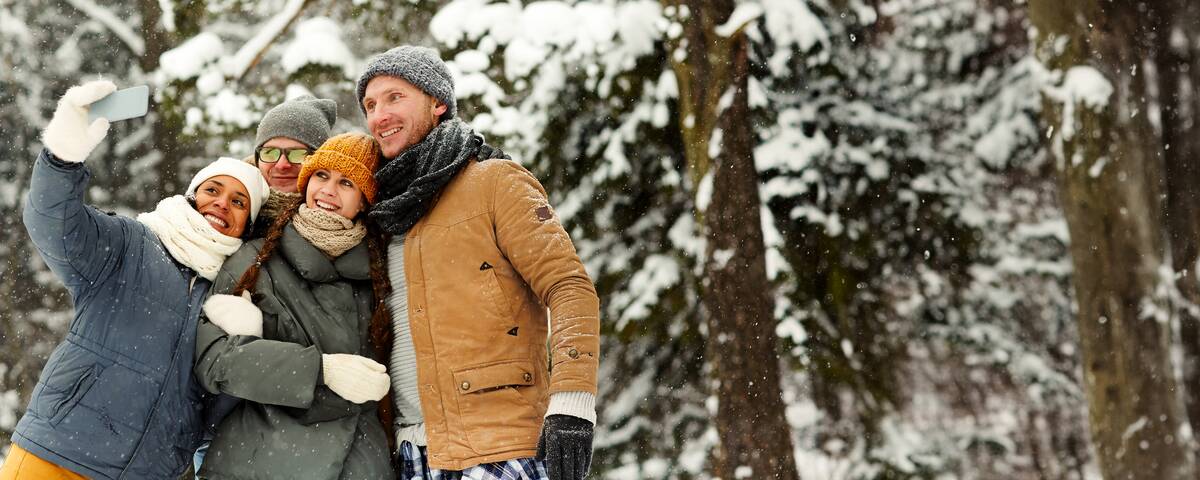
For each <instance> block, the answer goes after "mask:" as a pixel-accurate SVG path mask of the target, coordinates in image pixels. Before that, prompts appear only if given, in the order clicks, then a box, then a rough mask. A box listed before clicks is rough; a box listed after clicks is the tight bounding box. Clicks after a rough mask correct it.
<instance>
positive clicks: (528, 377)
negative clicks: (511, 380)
mask: <svg viewBox="0 0 1200 480" xmlns="http://www.w3.org/2000/svg"><path fill="white" fill-rule="evenodd" d="M525 381H526V382H532V381H533V375H532V374H530V373H529V372H525Z"/></svg>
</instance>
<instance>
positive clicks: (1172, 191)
mask: <svg viewBox="0 0 1200 480" xmlns="http://www.w3.org/2000/svg"><path fill="white" fill-rule="evenodd" d="M1168 5H1169V8H1170V15H1168V16H1167V18H1168V19H1169V20H1168V22H1166V23H1164V24H1163V25H1162V26H1163V29H1162V30H1161V32H1163V34H1161V35H1157V36H1156V45H1155V47H1156V53H1157V57H1156V58H1155V59H1154V61H1155V64H1156V65H1157V68H1156V70H1157V74H1158V84H1159V92H1160V93H1159V98H1158V100H1159V103H1160V104H1161V105H1162V129H1163V131H1162V136H1163V140H1162V141H1163V144H1164V145H1163V149H1162V155H1163V161H1164V163H1165V167H1166V188H1167V197H1166V198H1167V209H1166V223H1165V224H1166V227H1167V232H1168V237H1169V238H1170V243H1171V266H1172V267H1173V269H1174V271H1175V286H1176V288H1178V289H1179V293H1180V295H1181V296H1182V298H1181V302H1180V303H1181V304H1182V305H1180V307H1179V308H1176V309H1175V312H1176V313H1177V314H1178V315H1179V330H1180V337H1181V338H1180V343H1181V345H1182V349H1183V365H1182V367H1183V368H1182V370H1183V385H1184V387H1185V388H1184V389H1183V390H1184V406H1185V408H1186V411H1187V414H1188V419H1189V421H1190V423H1191V426H1192V431H1193V432H1200V277H1198V276H1197V271H1196V262H1197V260H1200V187H1198V186H1197V184H1196V182H1197V179H1200V160H1198V159H1200V137H1197V136H1196V134H1195V129H1196V120H1197V118H1196V117H1197V108H1200V102H1198V101H1197V96H1196V91H1195V89H1196V88H1197V87H1200V83H1198V82H1200V63H1198V62H1197V61H1196V59H1197V57H1196V51H1195V48H1196V47H1195V46H1194V45H1195V41H1196V39H1195V32H1196V28H1198V27H1200V5H1198V4H1196V3H1195V2H1191V1H1189V0H1172V1H1170V2H1168ZM1181 39H1182V40H1183V41H1182V42H1181V41H1179V40H1181Z"/></svg>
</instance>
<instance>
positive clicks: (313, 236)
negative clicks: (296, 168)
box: [292, 204, 367, 258]
mask: <svg viewBox="0 0 1200 480" xmlns="http://www.w3.org/2000/svg"><path fill="white" fill-rule="evenodd" d="M292 226H294V227H296V232H297V233H299V234H300V236H301V237H304V239H305V240H308V242H309V243H311V244H312V245H313V246H314V247H317V250H320V251H322V252H325V254H326V255H329V256H330V257H333V258H337V257H340V256H341V255H342V254H343V253H346V251H347V250H350V249H351V248H354V246H355V245H358V244H359V243H361V242H362V240H363V237H365V236H367V227H366V225H363V222H361V221H359V222H355V221H352V220H350V219H349V218H346V217H343V216H341V215H338V214H336V213H331V212H327V211H325V210H321V209H319V208H308V205H303V204H301V205H300V210H299V211H297V212H296V216H295V217H292Z"/></svg>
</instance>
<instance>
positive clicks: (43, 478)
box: [0, 444, 87, 480]
mask: <svg viewBox="0 0 1200 480" xmlns="http://www.w3.org/2000/svg"><path fill="white" fill-rule="evenodd" d="M34 479H36V480H87V477H84V476H83V475H80V474H78V473H75V472H72V471H70V470H67V469H65V468H62V467H60V466H58V465H55V464H53V463H50V462H47V461H45V460H42V459H41V458H38V457H37V456H36V455H34V454H32V453H29V452H27V451H25V449H23V448H21V447H18V446H17V445H16V444H13V446H12V449H11V450H9V451H8V458H7V459H5V460H4V465H0V480H34Z"/></svg>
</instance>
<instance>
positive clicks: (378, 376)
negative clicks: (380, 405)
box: [321, 353, 392, 403]
mask: <svg viewBox="0 0 1200 480" xmlns="http://www.w3.org/2000/svg"><path fill="white" fill-rule="evenodd" d="M321 374H322V375H324V376H325V385H326V386H328V387H329V389H330V390H333V393H336V394H338V395H340V396H341V397H342V398H344V399H346V400H349V401H351V402H354V403H366V402H370V401H375V400H379V399H381V398H383V396H384V395H387V392H388V388H390V387H391V386H392V379H391V377H388V374H387V368H384V366H383V365H380V364H379V362H376V361H374V360H371V359H369V358H367V357H362V356H358V355H350V354H347V353H326V354H323V355H321Z"/></svg>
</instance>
